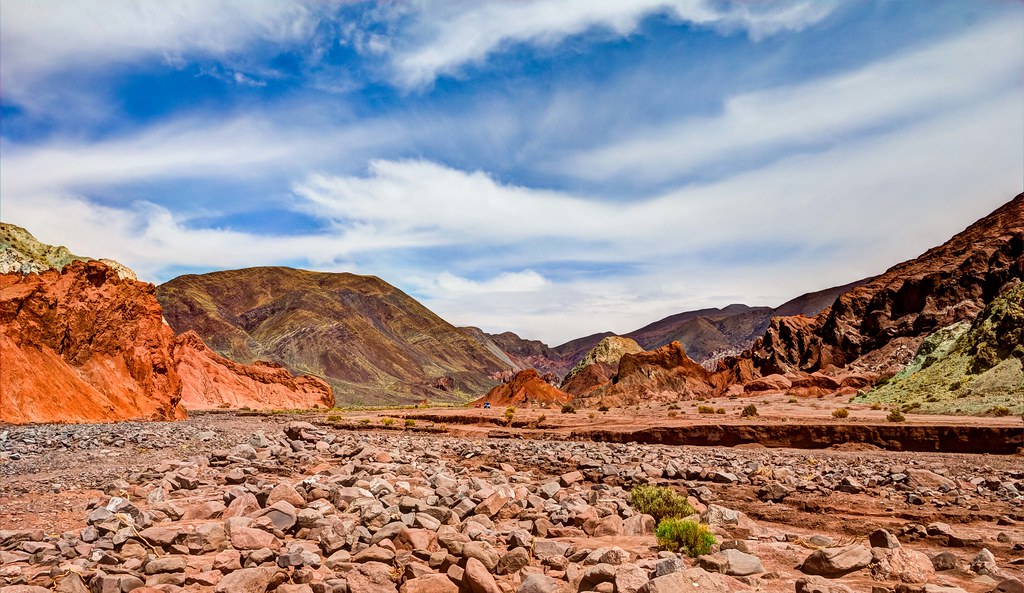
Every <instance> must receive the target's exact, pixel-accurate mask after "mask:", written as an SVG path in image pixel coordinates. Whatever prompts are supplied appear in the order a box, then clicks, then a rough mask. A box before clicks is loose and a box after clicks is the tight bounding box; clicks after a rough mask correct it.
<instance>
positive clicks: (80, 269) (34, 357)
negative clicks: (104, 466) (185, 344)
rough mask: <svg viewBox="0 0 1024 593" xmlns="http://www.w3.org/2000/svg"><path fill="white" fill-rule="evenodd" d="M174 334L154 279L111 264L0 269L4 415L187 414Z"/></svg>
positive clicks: (106, 417)
mask: <svg viewBox="0 0 1024 593" xmlns="http://www.w3.org/2000/svg"><path fill="white" fill-rule="evenodd" d="M173 342H174V334H173V332H172V331H171V328H169V327H167V326H166V325H165V324H164V323H163V321H162V315H161V310H160V304H159V303H157V300H156V297H155V296H154V288H153V285H152V284H148V283H145V282H139V281H136V280H131V279H121V278H119V277H118V275H117V273H116V272H115V271H114V270H113V269H112V268H110V267H109V266H107V265H106V264H103V263H100V262H97V261H88V262H81V261H76V262H73V263H71V264H69V265H67V266H65V267H64V269H63V271H56V270H47V271H45V272H43V273H41V274H28V275H26V276H22V275H21V274H18V273H14V274H3V275H0V361H2V364H0V421H3V422H11V423H29V422H108V421H117V420H129V419H150V420H173V419H178V418H183V417H184V411H183V410H182V409H181V408H179V407H178V400H179V398H180V397H181V379H180V378H179V376H178V373H177V371H176V370H175V368H174V361H173V359H172V354H171V352H172V345H173Z"/></svg>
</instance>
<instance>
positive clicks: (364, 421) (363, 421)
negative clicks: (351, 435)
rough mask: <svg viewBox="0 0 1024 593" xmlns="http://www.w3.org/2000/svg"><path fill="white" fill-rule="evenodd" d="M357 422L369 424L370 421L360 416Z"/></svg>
mask: <svg viewBox="0 0 1024 593" xmlns="http://www.w3.org/2000/svg"><path fill="white" fill-rule="evenodd" d="M359 423H360V424H369V423H370V419H369V418H362V419H361V420H359Z"/></svg>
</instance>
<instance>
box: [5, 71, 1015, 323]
mask: <svg viewBox="0 0 1024 593" xmlns="http://www.w3.org/2000/svg"><path fill="white" fill-rule="evenodd" d="M1022 101H1024V97H1022V96H1021V92H1020V91H1018V90H1013V91H1009V92H1007V93H1005V94H1004V95H1002V96H1001V97H999V98H997V99H993V100H991V101H988V102H984V103H978V104H977V105H971V106H969V107H967V108H963V109H961V110H958V111H954V112H949V113H946V114H943V116H942V117H936V118H934V119H932V120H928V121H925V122H921V123H918V124H916V125H914V126H910V127H906V128H901V129H899V130H895V131H893V132H891V133H889V134H884V135H877V136H870V137H865V138H862V139H859V140H857V141H852V142H849V143H847V144H845V145H842V146H838V147H835V148H833V149H830V150H827V151H823V152H821V153H815V154H808V155H802V156H796V157H790V158H788V159H785V160H782V161H779V162H776V163H774V164H772V165H770V166H767V167H764V168H762V169H759V170H756V171H750V172H747V173H743V174H740V175H735V176H732V177H730V178H728V179H726V180H723V181H720V182H716V183H710V184H705V185H701V186H693V187H684V188H680V189H677V190H674V191H671V192H667V193H665V194H663V195H659V196H656V197H654V198H651V199H648V200H642V201H637V202H624V203H618V204H614V203H608V202H600V201H595V200H591V199H588V198H586V197H583V196H575V195H568V194H565V193H562V192H556V191H550V190H538V189H531V188H527V187H518V186H512V185H507V184H502V183H499V182H498V181H496V180H495V179H494V178H492V177H490V176H488V175H486V174H484V173H480V172H475V173H474V172H464V171H459V170H455V169H451V168H449V167H444V166H442V165H438V164H436V163H429V162H424V161H397V162H392V161H378V162H375V163H373V165H372V166H371V168H370V171H369V172H368V174H367V175H365V176H327V175H318V176H312V177H310V178H309V179H307V180H306V181H305V182H304V183H302V184H300V185H299V186H297V190H296V191H297V194H296V199H297V200H300V201H303V202H305V203H306V205H305V206H304V207H305V208H308V209H309V211H310V212H313V213H317V214H319V216H321V217H323V220H324V223H325V224H326V225H327V226H328V229H327V230H325V231H322V232H318V233H313V234H307V235H300V236H267V235H259V234H254V233H243V232H238V231H234V230H230V229H211V228H194V227H192V226H190V225H189V224H188V222H187V220H186V219H183V218H181V215H180V214H174V213H171V212H169V211H167V210H165V209H162V208H158V207H155V206H152V205H146V204H136V205H131V206H106V207H103V206H99V205H97V204H95V203H93V202H90V201H88V200H86V199H84V198H82V197H80V196H76V195H75V194H74V193H73V192H69V191H59V190H58V188H56V187H54V186H50V185H45V184H39V183H37V184H36V185H34V186H33V187H32V189H33V191H32V192H31V193H22V194H18V197H17V198H16V199H11V198H10V197H9V196H11V195H13V194H11V193H9V192H8V190H7V189H6V184H7V183H8V179H7V175H4V177H3V179H2V181H3V183H4V189H3V195H4V201H3V217H4V220H6V221H9V222H12V223H14V224H20V225H22V226H25V227H26V228H28V229H29V230H30V231H31V232H33V233H35V234H36V235H37V236H38V238H39V239H40V240H43V241H46V242H50V243H63V244H67V245H68V246H69V247H70V248H71V249H72V250H73V251H75V252H78V253H82V254H84V255H91V256H94V257H112V258H113V259H117V260H119V261H122V262H123V263H125V264H127V265H129V266H131V267H133V268H135V269H137V271H138V272H139V273H140V275H141V276H142V277H143V278H146V279H150V280H155V279H162V278H166V270H169V269H173V268H176V267H182V266H186V267H198V268H207V269H208V268H221V267H224V268H228V267H242V266H251V265H263V264H274V263H291V264H293V265H303V266H308V267H311V268H314V269H328V270H340V269H348V270H351V271H356V272H360V273H371V274H375V275H377V276H380V277H382V278H384V279H385V280H387V281H389V282H392V283H393V284H396V285H398V286H399V287H400V288H403V289H405V290H407V291H409V292H412V293H413V294H417V295H420V296H421V297H422V298H423V302H424V304H425V305H426V306H428V307H430V308H431V309H432V310H434V311H436V312H437V313H439V314H440V315H441V316H442V317H444V318H446V319H448V320H449V321H451V322H453V323H456V324H468V325H480V326H483V327H485V328H487V329H492V330H501V329H510V330H514V331H517V332H519V333H520V334H521V335H525V336H530V337H540V338H543V339H545V340H547V341H549V342H550V343H557V342H560V341H565V340H568V339H570V338H573V337H577V336H580V335H584V334H588V333H592V332H596V331H603V330H606V329H611V330H613V331H619V332H625V331H629V330H632V329H635V328H637V327H640V326H642V325H644V324H645V323H647V322H650V321H652V320H654V319H657V318H660V317H662V316H665V315H668V314H671V313H675V312H679V311H682V310H687V309H692V308H698V307H704V306H722V305H725V304H728V303H729V302H747V303H749V304H771V305H775V304H779V303H781V302H782V301H784V300H786V299H788V298H791V297H792V296H795V295H796V294H799V293H801V292H806V291H810V290H816V289H820V288H823V287H825V286H829V285H836V284H841V283H844V282H848V281H850V280H853V279H856V278H858V277H863V276H867V275H870V274H874V273H878V272H880V271H881V270H884V269H885V268H887V267H888V266H890V265H892V264H894V263H896V262H898V261H901V260H904V259H908V258H911V257H914V256H916V255H918V254H920V253H922V252H923V251H924V250H925V249H927V248H928V247H931V246H933V245H935V244H938V243H940V242H942V241H944V240H945V239H947V238H949V237H950V236H951V235H953V234H954V233H956V232H958V231H959V230H961V229H963V228H964V227H966V226H967V224H969V223H970V222H972V221H974V220H975V219H977V218H979V217H980V216H983V215H985V214H987V213H988V212H989V211H991V210H992V209H993V208H994V207H995V206H997V205H998V204H1000V203H1002V202H1004V201H1005V200H1007V199H1009V198H1010V197H1011V196H1012V195H1014V194H1016V193H1018V192H1019V191H1020V190H1021V188H1020V179H1021V178H1022V177H1024V170H1022V169H1024V153H1022V147H1021V145H1020V142H1019V139H1020V138H1021V137H1024V121H1022V119H1021V114H1020V105H1021V103H1022ZM39 158H42V157H39ZM6 160H7V159H6V157H5V161H6ZM5 164H6V162H5ZM61 168H62V167H60V166H57V167H54V169H53V171H54V174H55V175H59V174H60V169H61ZM83 168H84V167H83ZM76 179H77V178H76ZM75 182H76V183H77V182H78V181H75ZM451 246H462V247H461V248H458V249H454V250H453V252H454V253H463V254H465V255H462V256H450V257H445V258H443V259H442V258H437V259H432V258H424V257H419V258H417V260H416V261H417V263H416V264H415V265H413V264H411V263H403V262H407V261H408V260H407V259H405V258H403V257H402V256H401V255H398V256H394V254H395V253H396V250H405V249H413V250H417V249H418V248H421V247H451ZM477 252H480V255H479V256H476V255H474V254H475V253H477ZM730 254H731V255H730ZM561 261H577V262H578V261H584V262H596V263H600V264H601V265H605V264H607V265H609V266H612V267H614V265H615V264H616V262H618V263H619V264H633V263H637V262H642V264H643V265H641V266H639V267H636V268H635V269H632V271H630V272H628V273H623V272H621V271H620V272H615V273H609V274H606V275H602V274H591V275H586V274H584V275H582V276H578V277H574V278H568V279H567V278H565V277H559V276H558V275H557V274H552V273H549V272H548V271H547V269H548V266H549V265H552V264H557V263H558V262H561ZM446 272H447V275H446V274H445V273H446ZM503 274H504V275H503ZM467 278H488V279H487V280H482V281H480V280H478V281H470V280H467ZM513 289H515V290H514V291H513Z"/></svg>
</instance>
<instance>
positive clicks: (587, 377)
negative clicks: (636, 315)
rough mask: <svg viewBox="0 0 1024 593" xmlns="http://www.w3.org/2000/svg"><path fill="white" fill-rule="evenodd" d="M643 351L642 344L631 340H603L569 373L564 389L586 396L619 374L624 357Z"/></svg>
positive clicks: (612, 337) (609, 337)
mask: <svg viewBox="0 0 1024 593" xmlns="http://www.w3.org/2000/svg"><path fill="white" fill-rule="evenodd" d="M643 351H644V349H643V348H641V347H640V344H637V343H636V341H635V340H633V339H631V338H623V337H621V336H608V337H606V338H603V339H602V340H601V341H600V342H599V343H598V344H597V346H594V348H593V349H592V350H591V351H590V352H588V353H587V354H586V356H584V357H583V358H582V359H580V361H579V362H578V363H576V366H574V367H573V368H572V370H570V371H569V373H568V374H567V375H566V376H565V380H564V381H563V382H562V389H563V390H564V391H566V392H568V393H571V394H572V395H576V396H585V395H586V394H587V393H588V392H590V391H591V390H593V389H594V388H596V387H599V386H600V385H603V384H604V383H607V382H608V381H610V380H611V378H612V377H613V376H614V375H615V373H616V372H618V370H619V361H620V360H621V359H622V357H623V356H624V355H626V354H637V353H639V352H643Z"/></svg>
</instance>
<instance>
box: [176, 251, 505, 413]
mask: <svg viewBox="0 0 1024 593" xmlns="http://www.w3.org/2000/svg"><path fill="white" fill-rule="evenodd" d="M157 298H158V299H159V300H160V303H161V305H163V308H164V315H165V317H166V318H167V322H168V323H169V324H170V325H171V327H172V328H174V330H175V331H176V332H179V333H180V332H184V331H187V330H194V331H195V332H196V333H198V334H199V335H200V336H201V337H202V338H203V340H204V341H205V342H206V343H207V344H208V345H209V346H210V347H211V348H212V349H213V350H215V351H217V352H219V353H220V354H222V355H224V356H226V357H227V358H230V359H232V360H235V361H238V362H243V363H251V362H253V361H255V360H270V361H273V362H277V363H280V364H282V365H284V366H285V367H287V368H288V369H289V370H291V371H292V372H295V373H303V374H311V375H316V376H318V377H322V378H323V379H324V380H326V381H327V382H328V383H329V384H330V385H331V387H332V388H333V389H334V394H335V398H336V399H337V401H338V402H339V403H341V404H374V405H381V404H392V403H411V402H416V401H419V400H421V399H430V400H443V401H464V400H467V399H469V398H471V397H477V396H479V395H480V394H482V393H486V392H487V391H488V390H489V389H490V388H492V387H493V386H494V385H495V383H496V382H495V381H493V380H492V379H490V377H489V375H490V374H491V373H494V372H497V371H502V370H505V369H507V368H508V365H507V364H506V363H505V362H504V361H502V360H500V359H499V358H498V357H497V356H495V355H494V354H493V353H492V352H490V351H489V350H487V348H486V347H484V346H483V345H482V344H480V343H479V342H478V341H476V340H473V339H472V338H470V337H468V336H466V335H465V334H464V333H463V332H461V331H459V330H458V329H457V328H455V327H454V326H452V325H451V324H449V323H448V322H446V321H444V320H443V319H441V318H440V317H438V316H437V315H435V314H434V313H433V312H431V311H430V310H429V309H427V308H426V307H424V306H423V305H421V304H420V303H419V302H417V301H416V300H415V299H413V298H412V297H410V296H408V295H407V294H405V293H403V292H402V291H400V290H398V289H397V288H395V287H394V286H391V285H390V284H388V283H387V282H384V281H383V280H381V279H379V278H376V277H373V276H358V275H355V274H346V273H341V274H335V273H322V272H309V271H303V270H294V269H290V268H282V267H266V268H247V269H243V270H233V271H225V272H215V273H211V274H202V275H187V276H180V277H178V278H175V279H174V280H171V281H170V282H167V283H166V284H163V285H161V286H159V287H158V288H157Z"/></svg>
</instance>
